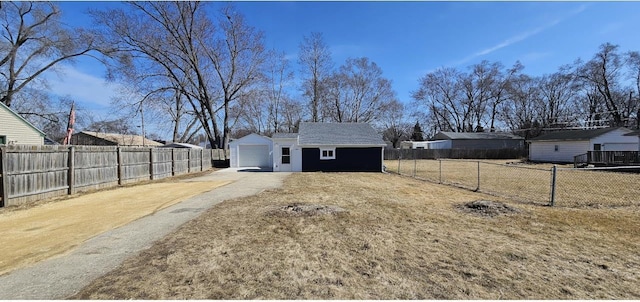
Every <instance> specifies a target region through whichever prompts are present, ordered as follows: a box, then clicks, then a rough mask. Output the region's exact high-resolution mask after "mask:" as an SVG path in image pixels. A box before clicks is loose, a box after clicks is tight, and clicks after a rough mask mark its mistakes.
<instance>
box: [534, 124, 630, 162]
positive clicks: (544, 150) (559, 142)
mask: <svg viewBox="0 0 640 302" xmlns="http://www.w3.org/2000/svg"><path fill="white" fill-rule="evenodd" d="M632 134H633V131H631V130H629V129H627V128H624V127H613V128H601V129H588V130H563V131H555V132H549V133H547V134H543V135H541V136H538V137H535V138H532V139H530V140H528V141H527V142H528V143H529V160H531V161H536V162H557V163H571V162H573V157H574V156H576V155H580V154H585V153H587V151H638V150H639V148H640V146H639V144H638V137H637V136H635V135H632Z"/></svg>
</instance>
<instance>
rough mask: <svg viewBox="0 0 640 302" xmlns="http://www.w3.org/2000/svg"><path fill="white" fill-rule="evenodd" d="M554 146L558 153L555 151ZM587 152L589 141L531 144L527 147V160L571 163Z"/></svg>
mask: <svg viewBox="0 0 640 302" xmlns="http://www.w3.org/2000/svg"><path fill="white" fill-rule="evenodd" d="M556 145H557V146H558V151H555V146H556ZM588 150H590V146H589V141H568V142H561V141H555V142H554V141H549V142H532V143H531V145H530V146H529V160H531V161H544V162H565V163H572V162H573V157H574V156H576V155H578V154H584V153H587V151H588Z"/></svg>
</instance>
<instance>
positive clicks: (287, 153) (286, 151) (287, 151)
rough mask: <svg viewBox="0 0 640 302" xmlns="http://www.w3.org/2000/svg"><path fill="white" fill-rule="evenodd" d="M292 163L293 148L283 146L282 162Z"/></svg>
mask: <svg viewBox="0 0 640 302" xmlns="http://www.w3.org/2000/svg"><path fill="white" fill-rule="evenodd" d="M290 163H291V148H289V147H282V164H290Z"/></svg>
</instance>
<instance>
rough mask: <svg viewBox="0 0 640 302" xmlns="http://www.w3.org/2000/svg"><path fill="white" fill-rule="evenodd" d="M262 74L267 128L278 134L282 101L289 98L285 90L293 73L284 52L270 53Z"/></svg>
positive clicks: (280, 125) (280, 124)
mask: <svg viewBox="0 0 640 302" xmlns="http://www.w3.org/2000/svg"><path fill="white" fill-rule="evenodd" d="M264 74H265V81H264V83H263V85H264V86H263V91H264V95H265V98H266V101H267V103H268V106H267V112H268V114H269V117H268V120H269V128H271V129H270V131H271V132H280V131H281V127H282V120H281V119H282V111H283V110H282V109H283V108H282V105H283V100H285V99H286V98H288V97H289V96H288V94H287V89H286V88H287V86H288V85H289V84H290V83H291V81H292V80H293V71H291V68H290V66H289V60H287V58H286V57H285V54H284V52H277V51H275V50H274V51H271V52H270V54H269V60H268V61H267V64H266V70H265V73H264Z"/></svg>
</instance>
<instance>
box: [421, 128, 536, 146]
mask: <svg viewBox="0 0 640 302" xmlns="http://www.w3.org/2000/svg"><path fill="white" fill-rule="evenodd" d="M432 141H450V144H448V143H438V144H434V145H433V146H434V148H431V149H476V150H478V149H482V150H487V149H523V148H524V138H523V137H521V136H518V135H515V134H511V133H507V132H447V131H440V132H438V133H437V134H436V135H435V136H434V137H433V138H432Z"/></svg>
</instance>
